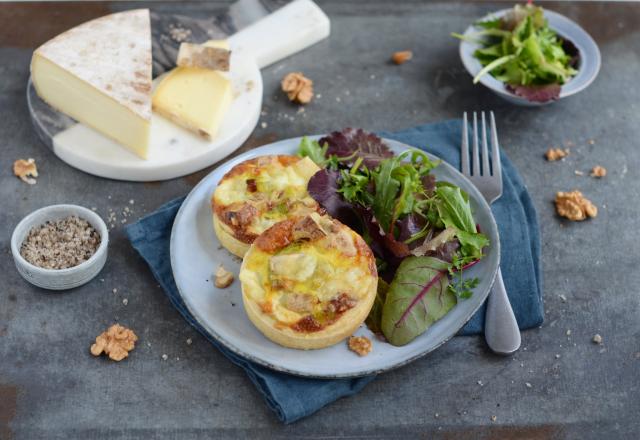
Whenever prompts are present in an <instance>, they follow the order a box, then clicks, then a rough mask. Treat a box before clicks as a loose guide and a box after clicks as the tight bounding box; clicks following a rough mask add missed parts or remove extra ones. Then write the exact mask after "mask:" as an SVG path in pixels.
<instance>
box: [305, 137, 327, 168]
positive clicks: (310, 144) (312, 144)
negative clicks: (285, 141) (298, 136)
mask: <svg viewBox="0 0 640 440" xmlns="http://www.w3.org/2000/svg"><path fill="white" fill-rule="evenodd" d="M328 148H329V146H328V145H327V144H324V146H320V143H319V142H318V141H315V140H311V139H309V138H308V137H306V136H305V137H303V138H302V140H301V141H300V145H299V146H298V156H300V157H308V158H309V159H311V160H312V161H314V162H315V163H316V165H318V166H319V167H324V165H325V163H326V162H327V149H328Z"/></svg>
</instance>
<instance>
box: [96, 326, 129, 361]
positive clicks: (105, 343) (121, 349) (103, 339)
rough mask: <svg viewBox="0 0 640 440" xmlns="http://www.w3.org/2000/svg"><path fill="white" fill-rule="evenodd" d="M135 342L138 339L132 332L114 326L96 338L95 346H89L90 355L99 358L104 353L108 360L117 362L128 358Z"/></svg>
mask: <svg viewBox="0 0 640 440" xmlns="http://www.w3.org/2000/svg"><path fill="white" fill-rule="evenodd" d="M137 340H138V337H137V336H136V334H135V333H134V332H133V331H132V330H130V329H128V328H126V327H123V326H121V325H120V324H114V325H112V326H111V327H109V328H108V329H107V330H106V331H105V332H104V333H102V334H101V335H99V336H98V337H97V338H96V342H95V344H93V345H92V346H91V354H92V355H94V356H100V354H102V352H104V353H105V354H107V355H109V358H110V359H112V360H114V361H116V362H119V361H121V360H122V359H124V358H126V357H127V356H129V352H130V351H131V350H133V348H134V347H135V345H136V344H135V342H136V341H137Z"/></svg>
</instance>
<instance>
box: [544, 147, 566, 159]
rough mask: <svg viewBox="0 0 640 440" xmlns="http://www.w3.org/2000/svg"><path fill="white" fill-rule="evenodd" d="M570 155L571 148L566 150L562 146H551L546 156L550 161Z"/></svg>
mask: <svg viewBox="0 0 640 440" xmlns="http://www.w3.org/2000/svg"><path fill="white" fill-rule="evenodd" d="M568 155H569V149H568V148H565V149H564V150H563V149H561V148H549V149H548V150H547V152H546V153H544V156H545V157H546V158H547V160H548V161H549V162H553V161H556V160H560V159H564V158H565V157H567V156H568Z"/></svg>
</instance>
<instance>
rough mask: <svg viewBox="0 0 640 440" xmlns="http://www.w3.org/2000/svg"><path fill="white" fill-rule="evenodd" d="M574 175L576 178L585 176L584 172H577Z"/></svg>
mask: <svg viewBox="0 0 640 440" xmlns="http://www.w3.org/2000/svg"><path fill="white" fill-rule="evenodd" d="M574 173H575V175H576V176H584V171H580V170H575V171H574Z"/></svg>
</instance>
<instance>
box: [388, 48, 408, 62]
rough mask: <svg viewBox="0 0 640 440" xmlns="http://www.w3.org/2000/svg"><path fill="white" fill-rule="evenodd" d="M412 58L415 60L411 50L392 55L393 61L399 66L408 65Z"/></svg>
mask: <svg viewBox="0 0 640 440" xmlns="http://www.w3.org/2000/svg"><path fill="white" fill-rule="evenodd" d="M411 58H413V52H411V51H410V50H401V51H398V52H394V53H393V55H391V61H393V62H394V63H395V64H398V65H400V64H404V63H406V62H407V61H409V60H410V59H411Z"/></svg>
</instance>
